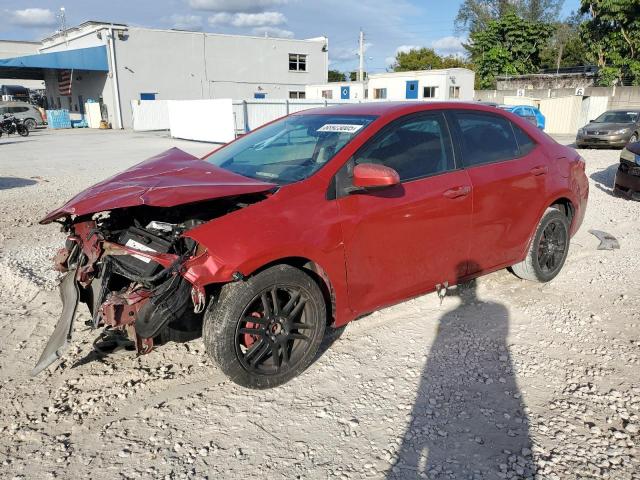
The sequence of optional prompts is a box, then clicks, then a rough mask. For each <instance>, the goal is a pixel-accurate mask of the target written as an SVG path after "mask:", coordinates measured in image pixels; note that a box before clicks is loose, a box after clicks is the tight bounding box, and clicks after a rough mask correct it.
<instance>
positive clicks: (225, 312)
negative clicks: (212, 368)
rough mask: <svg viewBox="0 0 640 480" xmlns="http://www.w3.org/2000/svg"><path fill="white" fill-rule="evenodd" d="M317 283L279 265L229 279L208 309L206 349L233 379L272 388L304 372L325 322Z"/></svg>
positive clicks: (293, 269)
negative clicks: (246, 277)
mask: <svg viewBox="0 0 640 480" xmlns="http://www.w3.org/2000/svg"><path fill="white" fill-rule="evenodd" d="M326 312H327V308H326V305H325V301H324V297H323V295H322V292H321V291H320V288H319V287H318V285H317V284H316V282H315V281H314V280H313V279H312V278H311V277H310V276H309V275H307V274H306V273H304V272H303V271H302V270H300V269H297V268H294V267H292V266H289V265H276V266H274V267H270V268H268V269H266V270H263V271H262V272H260V273H258V274H256V275H254V276H252V277H249V278H248V279H247V280H246V281H241V282H233V283H228V284H226V285H224V286H223V287H222V289H221V290H220V297H219V298H218V301H217V302H211V303H210V304H209V307H208V308H207V310H206V312H205V318H204V325H203V340H204V344H205V347H206V349H207V352H208V353H209V355H210V356H211V357H212V358H213V360H214V361H215V362H216V363H217V364H218V366H219V367H220V369H221V370H222V371H223V372H224V374H225V375H227V377H229V378H230V379H231V380H232V381H233V382H235V383H237V384H238V385H241V386H243V387H248V388H256V389H262V388H271V387H275V386H278V385H281V384H283V383H285V382H287V381H289V380H291V379H292V378H293V377H295V376H297V375H299V374H300V373H301V372H303V371H304V370H305V369H306V368H307V367H308V366H309V364H310V363H311V362H312V361H313V359H314V358H315V355H316V352H317V351H318V347H319V346H320V343H321V342H322V339H323V336H324V330H325V326H326V323H327V318H326V317H327V313H326Z"/></svg>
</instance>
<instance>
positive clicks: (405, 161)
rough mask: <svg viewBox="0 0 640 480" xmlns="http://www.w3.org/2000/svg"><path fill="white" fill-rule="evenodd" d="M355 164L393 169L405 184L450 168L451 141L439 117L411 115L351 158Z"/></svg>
mask: <svg viewBox="0 0 640 480" xmlns="http://www.w3.org/2000/svg"><path fill="white" fill-rule="evenodd" d="M353 159H354V162H355V164H356V165H357V164H360V163H375V164H379V165H385V166H387V167H390V168H393V169H394V170H395V171H396V172H398V175H400V180H401V181H403V182H405V181H409V180H415V179H418V178H423V177H428V176H431V175H436V174H438V173H443V172H446V171H448V170H452V169H453V168H454V166H453V165H454V162H453V152H452V147H451V139H450V136H449V130H448V128H447V124H446V121H445V119H444V116H443V115H442V114H440V113H429V114H417V115H416V114H414V115H410V116H408V117H404V118H402V119H400V120H397V121H395V122H394V123H392V124H391V125H390V126H388V127H387V128H385V129H384V130H383V131H382V132H380V133H378V134H377V135H376V136H375V137H374V138H373V139H372V140H370V141H369V143H367V144H366V145H365V146H364V147H363V148H362V149H360V150H359V151H358V152H357V153H356V154H355V156H354V157H353Z"/></svg>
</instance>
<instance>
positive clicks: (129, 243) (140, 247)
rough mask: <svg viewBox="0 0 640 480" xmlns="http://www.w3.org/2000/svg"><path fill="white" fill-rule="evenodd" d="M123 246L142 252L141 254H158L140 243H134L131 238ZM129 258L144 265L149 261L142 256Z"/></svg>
mask: <svg viewBox="0 0 640 480" xmlns="http://www.w3.org/2000/svg"><path fill="white" fill-rule="evenodd" d="M125 245H126V246H127V247H130V248H135V249H136V250H142V251H143V252H154V253H157V252H158V251H157V250H154V249H153V248H149V247H147V246H146V245H143V244H142V243H140V242H136V241H135V240H134V239H133V238H130V239H129V240H127V243H125ZM131 256H132V257H134V258H137V259H138V260H142V261H143V262H144V263H149V262H150V261H151V259H150V258H146V257H143V256H142V255H131Z"/></svg>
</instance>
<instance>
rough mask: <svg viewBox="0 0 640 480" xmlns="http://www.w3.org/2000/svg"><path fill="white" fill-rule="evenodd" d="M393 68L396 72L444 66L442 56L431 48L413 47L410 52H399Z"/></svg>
mask: <svg viewBox="0 0 640 480" xmlns="http://www.w3.org/2000/svg"><path fill="white" fill-rule="evenodd" d="M391 68H392V69H393V71H394V72H408V71H411V70H432V69H435V68H442V57H441V56H440V55H438V54H437V53H436V52H435V50H433V49H431V48H415V49H414V48H412V49H411V50H409V51H408V52H398V53H397V54H396V58H395V61H394V63H393V65H391Z"/></svg>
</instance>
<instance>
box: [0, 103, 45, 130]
mask: <svg viewBox="0 0 640 480" xmlns="http://www.w3.org/2000/svg"><path fill="white" fill-rule="evenodd" d="M5 113H10V114H11V115H14V116H15V117H16V118H19V119H20V120H22V122H23V123H24V125H25V127H27V128H28V129H29V130H33V129H34V128H36V127H39V126H41V125H44V120H43V118H42V114H41V113H40V110H38V107H36V106H34V105H31V104H30V103H27V102H0V115H3V114H5Z"/></svg>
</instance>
